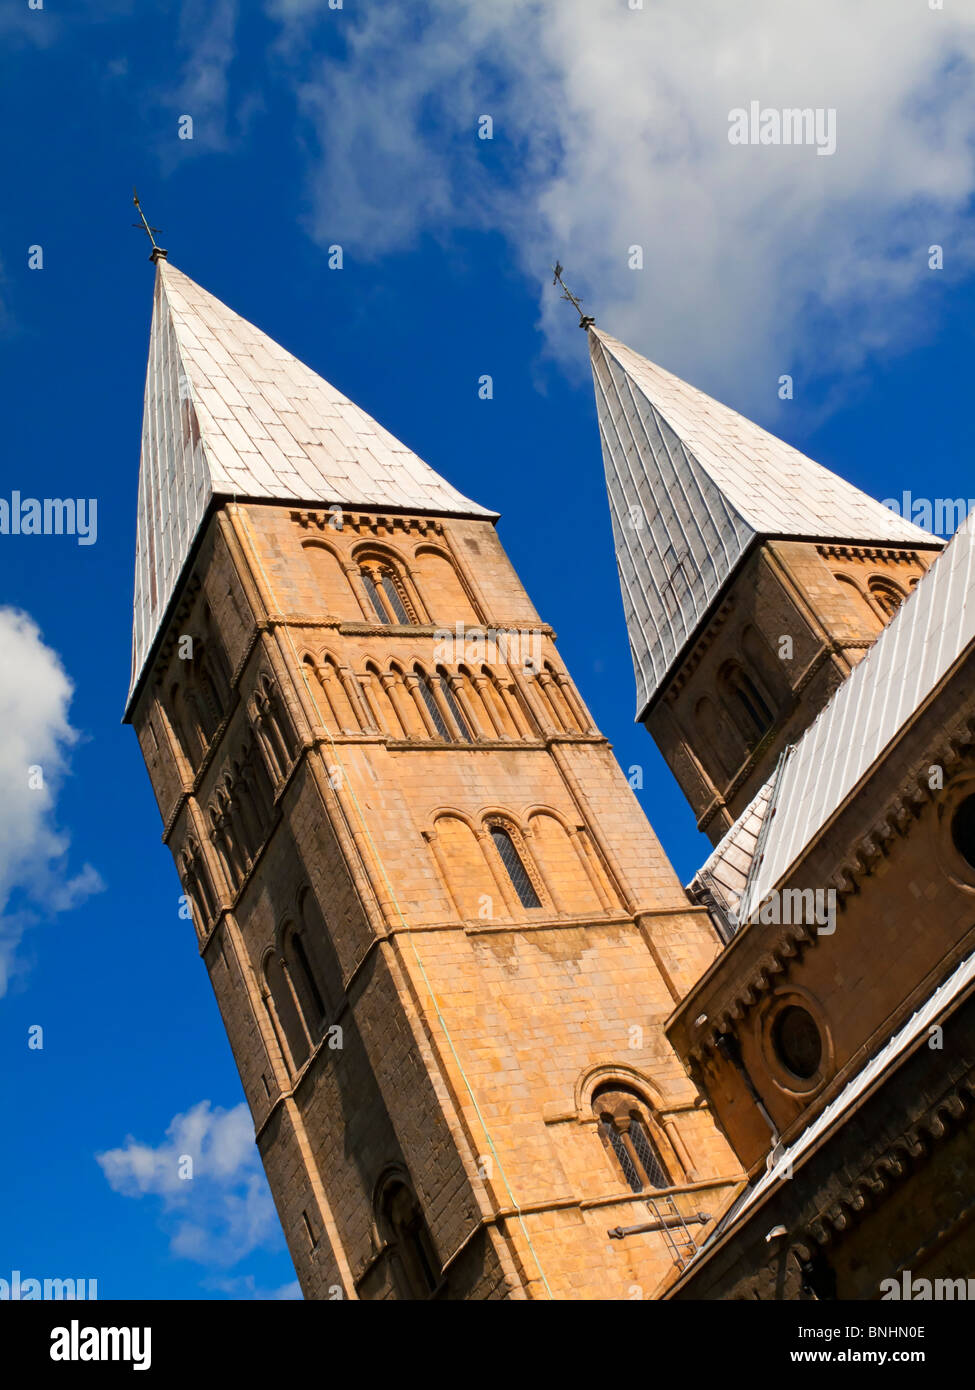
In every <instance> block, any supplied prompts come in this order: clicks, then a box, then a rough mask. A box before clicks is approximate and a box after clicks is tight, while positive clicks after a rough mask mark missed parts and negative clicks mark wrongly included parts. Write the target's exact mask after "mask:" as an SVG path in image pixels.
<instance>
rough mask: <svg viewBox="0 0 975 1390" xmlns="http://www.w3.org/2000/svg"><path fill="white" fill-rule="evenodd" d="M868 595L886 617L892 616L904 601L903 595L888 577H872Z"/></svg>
mask: <svg viewBox="0 0 975 1390" xmlns="http://www.w3.org/2000/svg"><path fill="white" fill-rule="evenodd" d="M870 597H871V598H872V599H873V601H874V603H876V605H877V607H878V608H880V609H881V610H882V611H883V612H884V613H885V614H886V615H887V617H888V618H892V617H893V616H894V614H895V613H896V612H897V610H898V608H900V606H901V604H902V603H903V602H904V595H903V594H902V593H901V591H900V589H898V587H897V585H896V584H893V583H891V581H890V580H889V579H872V580H871V581H870Z"/></svg>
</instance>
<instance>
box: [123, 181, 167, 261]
mask: <svg viewBox="0 0 975 1390" xmlns="http://www.w3.org/2000/svg"><path fill="white" fill-rule="evenodd" d="M132 201H133V203H134V204H135V208H136V211H137V212H138V214H139V218H140V221H138V222H133V223H132V225H133V227H136V228H138V229H139V230H140V231H144V232H145V234H146V236H147V237H148V238H149V240H150V241H151V242H152V251H151V253H150V255H149V259H150V261H152V262H153V264H155V262H156V261H164V260H165V259H166V256H167V254H168V253H167V252H166V251H165V250H164V249H163V247H161V246H157V245H156V238H155V236H154V235H153V233H155V232H159V233H160V235H161V234H162V227H150V226H149V223H148V222H147V221H146V215H145V213H144V212H143V211H142V204H141V203H140V202H139V194H138V192H137V191H136V189H135V188H134V187H133V189H132Z"/></svg>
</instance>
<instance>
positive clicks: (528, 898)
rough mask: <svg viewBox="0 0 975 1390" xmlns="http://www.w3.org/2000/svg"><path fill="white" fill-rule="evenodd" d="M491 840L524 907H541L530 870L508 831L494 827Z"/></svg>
mask: <svg viewBox="0 0 975 1390" xmlns="http://www.w3.org/2000/svg"><path fill="white" fill-rule="evenodd" d="M491 839H492V840H493V841H494V847H495V849H496V850H497V851H498V854H499V855H500V856H501V862H502V864H503V865H504V867H505V869H506V870H507V873H508V877H509V878H510V879H511V882H512V885H513V887H514V890H515V892H516V893H517V894H518V900H519V902H520V903H521V905H522V907H528V908H533V907H541V905H542V903H541V899H540V898H539V896H538V894H537V893H536V892H535V885H534V884H533V883H532V881H531V879H530V877H529V875H528V870H527V869H526V868H525V866H524V864H523V863H522V860H521V855H520V854H519V853H518V851H517V849H516V848H515V844H514V841H513V840H512V838H511V836H510V835H509V834H508V832H507V830H505V829H504V828H503V827H502V826H500V825H492V826H491Z"/></svg>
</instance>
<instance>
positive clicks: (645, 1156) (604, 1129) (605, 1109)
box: [592, 1084, 670, 1192]
mask: <svg viewBox="0 0 975 1390" xmlns="http://www.w3.org/2000/svg"><path fill="white" fill-rule="evenodd" d="M592 1113H593V1114H594V1115H595V1117H596V1119H597V1120H598V1121H599V1136H600V1138H601V1139H602V1141H603V1143H604V1144H605V1146H606V1148H607V1149H608V1150H609V1151H610V1153H612V1154H613V1156H614V1158H615V1160H616V1164H617V1166H618V1167H619V1170H620V1172H621V1173H622V1174H623V1177H624V1178H625V1179H626V1181H627V1183H628V1184H629V1186H630V1188H631V1189H632V1191H634V1192H643V1191H645V1190H646V1189H647V1188H659V1187H669V1186H670V1178H669V1176H668V1174H667V1170H666V1168H665V1167H664V1165H663V1161H662V1159H661V1157H660V1155H659V1153H658V1152H657V1149H656V1147H655V1145H654V1142H653V1139H652V1138H651V1121H650V1108H649V1106H648V1105H647V1104H646V1102H645V1101H644V1100H643V1099H642V1098H641V1097H640V1096H639V1095H637V1093H636V1091H630V1090H627V1089H625V1088H624V1087H619V1086H617V1085H615V1084H613V1085H610V1086H603V1087H601V1088H600V1089H599V1090H598V1091H597V1092H596V1093H595V1095H594V1096H593V1098H592Z"/></svg>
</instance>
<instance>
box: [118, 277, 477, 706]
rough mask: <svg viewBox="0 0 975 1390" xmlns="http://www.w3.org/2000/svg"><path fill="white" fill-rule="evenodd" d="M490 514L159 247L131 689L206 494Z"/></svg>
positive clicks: (201, 517) (206, 501) (436, 512)
mask: <svg viewBox="0 0 975 1390" xmlns="http://www.w3.org/2000/svg"><path fill="white" fill-rule="evenodd" d="M233 497H236V498H238V499H240V500H244V499H252V500H257V501H264V500H281V501H293V502H301V503H309V504H334V503H338V504H341V505H343V506H352V507H363V508H367V509H372V508H383V509H387V508H388V509H391V510H395V511H400V512H402V511H410V512H419V513H421V514H425V515H440V516H482V517H493V516H495V515H496V514H495V513H493V512H489V511H487V510H486V509H485V508H484V507H480V506H478V505H477V503H476V502H472V501H470V499H469V498H467V497H464V496H463V495H462V494H461V493H459V492H458V491H457V490H456V488H453V487H451V486H450V484H449V483H448V482H446V481H445V480H444V479H443V478H441V477H440V475H439V474H438V473H436V472H434V470H433V469H432V468H431V467H430V466H429V464H426V463H424V462H423V460H422V459H421V458H419V457H418V456H417V455H416V454H414V453H413V451H412V450H411V449H408V448H407V447H406V445H405V444H401V443H400V441H399V440H398V439H396V438H394V436H393V435H391V434H390V433H389V431H388V430H385V429H383V427H382V426H381V425H379V424H377V422H376V421H375V420H373V419H372V418H371V416H369V415H367V414H366V412H365V411H364V410H361V409H360V408H359V406H357V405H355V404H353V402H352V401H350V400H349V399H348V398H347V397H346V396H343V395H342V393H341V392H340V391H337V390H336V388H335V387H334V386H332V385H330V384H329V382H327V381H325V380H323V378H322V377H320V376H318V375H317V374H316V373H315V372H313V371H312V370H311V368H310V367H306V366H305V365H304V363H303V362H299V361H298V359H297V358H296V357H293V356H292V354H291V353H290V352H287V351H286V350H285V349H284V348H283V347H281V346H280V345H279V344H278V343H276V342H274V340H273V339H272V338H269V337H268V336H267V334H266V333H262V332H261V330H260V329H259V328H255V327H254V325H253V324H251V323H248V322H247V320H246V319H242V318H241V317H240V315H239V314H235V313H234V312H233V310H231V309H228V308H227V306H226V305H225V304H222V303H221V302H220V300H219V299H215V298H214V297H213V295H212V294H208V293H207V292H206V290H203V289H201V288H200V286H199V285H197V284H195V283H194V282H193V281H192V280H190V279H189V277H188V276H186V275H183V274H182V273H181V272H180V271H179V270H177V269H176V268H175V266H173V265H170V264H169V262H168V261H167V260H166V259H165V257H164V256H161V257H159V258H157V262H156V290H155V301H154V305H153V315H152V332H151V337H150V343H149V367H148V371H147V374H146V393H145V409H144V415H143V425H142V459H141V464H140V470H139V499H138V522H137V538H136V560H135V604H134V616H133V635H132V685H131V688H130V692H129V698H130V701H131V697H132V693H133V691H134V690H135V687H136V685H137V684H138V682H139V680H140V678H141V675H142V672H143V669H144V667H145V664H146V661H147V659H148V657H149V653H150V651H151V649H152V646H153V643H154V641H155V639H156V636H157V634H158V632H159V628H160V625H161V623H162V621H163V618H164V616H165V613H166V610H167V607H168V605H169V602H170V600H171V598H172V596H173V594H174V592H175V590H176V586H177V584H178V582H179V578H180V576H181V574H182V571H183V568H184V566H185V564H186V561H187V559H188V558H189V555H190V551H191V549H192V547H193V543H194V541H195V539H196V536H197V533H198V532H199V530H200V527H201V525H202V523H203V521H204V518H205V516H206V514H207V511H208V508H209V506H210V503H211V501H212V500H213V499H214V498H233Z"/></svg>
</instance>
